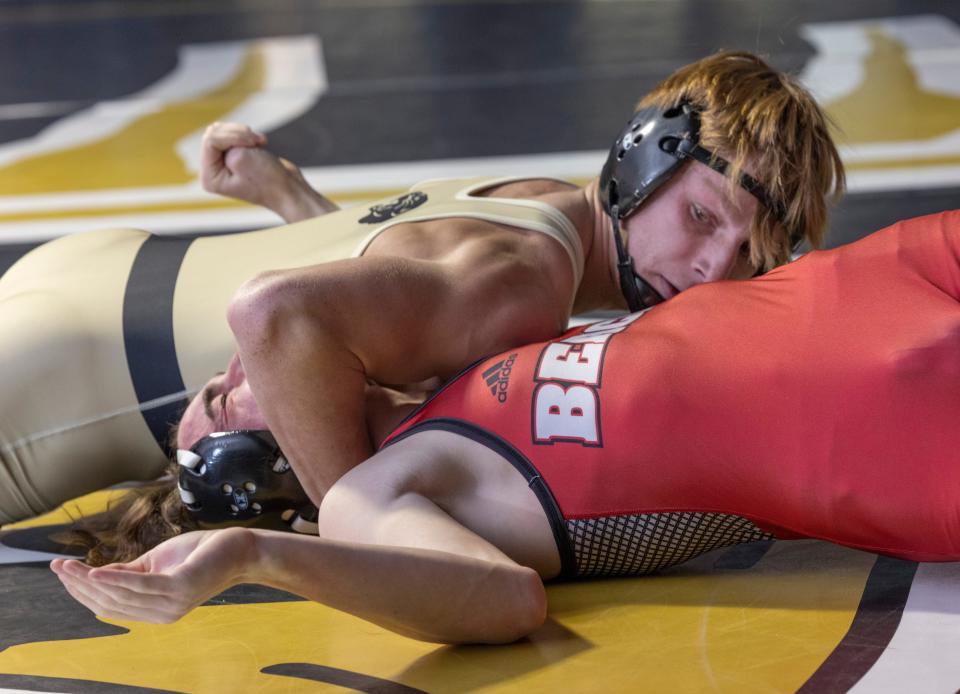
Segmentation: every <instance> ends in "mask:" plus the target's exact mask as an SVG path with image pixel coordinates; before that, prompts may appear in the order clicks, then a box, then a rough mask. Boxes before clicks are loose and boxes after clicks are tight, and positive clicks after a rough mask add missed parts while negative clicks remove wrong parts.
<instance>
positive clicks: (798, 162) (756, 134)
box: [637, 51, 846, 269]
mask: <svg viewBox="0 0 960 694" xmlns="http://www.w3.org/2000/svg"><path fill="white" fill-rule="evenodd" d="M681 101H687V102H689V103H690V104H691V105H692V106H693V107H694V108H696V109H697V110H698V111H699V112H700V144H701V145H703V146H704V147H705V148H707V149H709V150H712V151H713V152H715V153H717V154H719V155H721V156H724V157H726V158H729V160H730V163H731V167H730V169H729V170H728V171H727V175H728V176H729V178H730V191H729V192H730V194H731V195H732V194H733V193H734V191H735V190H736V181H738V180H739V179H740V173H741V172H743V171H745V170H747V169H748V168H749V169H750V171H749V173H750V174H751V175H752V176H753V177H754V178H756V179H757V180H758V181H759V182H760V183H761V185H763V187H764V189H765V190H766V191H767V195H768V196H769V198H770V200H771V201H772V203H773V205H772V207H773V208H774V209H768V208H767V207H765V206H763V205H758V206H757V213H756V215H755V216H754V219H753V225H752V228H751V230H750V259H751V260H752V261H753V264H754V265H755V266H756V267H758V268H763V269H769V268H771V267H774V266H776V265H779V264H781V263H784V262H786V261H787V260H789V257H790V251H791V248H792V246H793V245H794V244H795V243H797V242H799V241H801V240H806V241H807V242H809V243H810V245H811V246H812V247H814V248H818V247H820V246H821V245H822V244H823V237H824V234H825V231H826V224H827V201H828V199H830V200H832V201H836V200H837V199H838V198H839V197H840V196H841V195H842V193H843V190H844V187H845V180H846V179H845V175H844V170H843V163H842V162H841V161H840V155H839V153H838V152H837V148H836V146H835V145H834V143H833V140H832V139H831V137H830V132H829V127H828V123H829V121H828V118H827V116H826V114H825V113H824V112H823V110H822V109H821V108H820V106H819V105H818V104H817V102H816V101H815V100H814V98H813V97H812V96H811V95H810V93H809V92H808V91H807V90H806V89H804V88H803V87H802V86H801V85H800V83H799V82H798V81H797V80H796V79H795V78H793V77H791V76H790V75H787V74H786V73H783V72H780V71H778V70H774V69H773V68H772V67H770V66H769V65H768V64H767V63H765V62H764V61H763V60H761V59H760V58H759V57H757V56H756V55H753V54H752V53H747V52H743V51H720V52H719V53H715V54H714V55H711V56H709V57H707V58H704V59H703V60H699V61H697V62H695V63H691V64H690V65H686V66H684V67H682V68H680V69H679V70H677V71H676V72H674V73H673V74H672V75H670V76H669V77H667V78H666V79H665V80H664V81H663V82H661V83H660V84H659V85H657V86H656V87H655V88H654V89H653V91H651V92H650V93H649V94H647V95H646V96H645V97H644V98H643V99H641V101H640V103H639V104H638V106H637V108H638V109H640V108H647V107H649V106H657V107H660V108H664V109H666V108H670V107H671V106H674V105H676V104H677V103H679V102H681ZM777 208H779V212H780V214H779V215H778V209H777Z"/></svg>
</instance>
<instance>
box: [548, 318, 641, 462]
mask: <svg viewBox="0 0 960 694" xmlns="http://www.w3.org/2000/svg"><path fill="white" fill-rule="evenodd" d="M648 310H649V309H648ZM644 313H646V310H645V311H640V312H639V313H631V314H629V315H627V316H622V317H619V318H611V319H610V320H605V321H601V322H599V323H594V324H592V325H589V326H587V327H586V328H585V329H584V330H583V332H581V333H578V334H576V335H571V336H569V337H564V338H562V339H560V340H556V341H554V342H550V343H548V344H547V345H546V346H545V347H544V348H543V349H542V350H541V351H540V357H539V359H538V360H537V368H536V370H535V371H534V381H536V384H537V385H536V386H535V388H534V391H533V412H532V417H531V420H532V422H533V442H534V443H535V444H539V445H553V444H554V443H575V444H579V445H581V446H591V447H600V446H603V431H602V427H601V423H600V388H601V385H602V383H601V380H602V376H603V357H604V354H605V353H606V351H607V347H608V346H609V344H610V340H611V339H613V337H614V336H615V335H617V334H618V333H621V332H623V331H624V330H626V328H627V326H629V325H630V324H631V323H633V322H634V321H635V320H637V319H638V318H640V317H641V316H642V315H643V314H644Z"/></svg>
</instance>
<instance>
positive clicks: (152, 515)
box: [54, 465, 197, 566]
mask: <svg viewBox="0 0 960 694" xmlns="http://www.w3.org/2000/svg"><path fill="white" fill-rule="evenodd" d="M176 474H177V469H176V465H173V466H171V468H170V470H169V473H168V476H167V477H164V478H162V479H160V480H158V481H157V482H155V483H153V484H150V485H146V486H143V487H136V488H134V489H131V490H130V491H129V492H127V493H126V494H124V495H123V497H122V498H121V499H120V500H119V501H118V502H116V503H115V504H112V505H111V506H110V507H109V508H107V510H106V511H104V512H103V513H98V514H96V515H94V516H90V517H88V518H81V519H79V520H77V521H75V522H74V523H73V525H72V526H71V527H70V528H69V529H68V530H65V531H64V532H62V533H60V534H58V535H57V536H55V538H54V539H56V540H57V541H59V542H62V543H64V544H67V545H75V546H77V545H79V546H80V547H82V548H83V549H85V550H86V557H85V559H86V562H87V563H88V564H90V565H91V566H103V565H105V564H112V563H114V562H128V561H133V560H134V559H136V558H137V557H139V556H140V555H141V554H143V553H144V552H146V551H148V550H150V549H152V548H153V547H156V546H157V545H159V544H160V543H161V542H163V541H164V540H168V539H170V538H171V537H174V536H175V535H179V534H181V533H185V532H188V531H190V530H196V529H197V524H196V522H195V521H194V520H193V519H192V518H191V517H190V515H189V514H188V513H187V510H186V508H185V507H184V505H183V503H182V502H181V501H180V491H179V490H178V489H177V478H176Z"/></svg>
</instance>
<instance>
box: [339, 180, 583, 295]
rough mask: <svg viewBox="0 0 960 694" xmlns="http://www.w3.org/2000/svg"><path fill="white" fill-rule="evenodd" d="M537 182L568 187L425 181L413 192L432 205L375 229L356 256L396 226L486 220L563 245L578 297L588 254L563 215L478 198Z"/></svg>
mask: <svg viewBox="0 0 960 694" xmlns="http://www.w3.org/2000/svg"><path fill="white" fill-rule="evenodd" d="M533 178H537V179H540V178H545V179H547V180H555V181H559V182H561V183H566V181H562V180H561V179H555V178H550V177H540V176H537V177H533V176H522V177H502V178H476V179H466V180H465V179H446V180H444V179H434V180H431V181H424V182H421V183H419V184H417V185H416V186H414V187H413V188H411V190H424V191H426V192H427V194H428V198H429V199H428V202H427V203H426V204H424V205H423V206H422V207H420V208H418V209H415V210H411V211H410V212H408V213H405V214H402V215H399V216H398V217H396V218H394V219H391V220H390V221H389V222H386V223H384V224H382V225H380V226H378V227H377V228H376V229H374V230H373V231H372V232H371V233H370V234H368V235H367V237H366V238H365V239H364V240H363V241H362V242H361V244H360V246H359V247H358V248H357V250H356V251H355V253H354V255H357V256H359V255H362V254H363V252H364V251H365V250H366V249H367V247H368V246H369V245H370V244H371V243H372V242H373V240H374V239H375V238H376V237H377V236H379V235H380V234H382V233H383V232H384V231H386V230H387V229H388V228H390V227H391V226H394V225H395V224H401V223H405V222H424V221H430V220H434V219H443V218H454V217H461V218H462V217H466V218H469V219H482V220H485V221H489V222H494V223H496V224H504V225H507V226H512V227H517V228H519V229H527V230H530V231H538V232H540V233H543V234H546V235H547V236H549V237H550V238H552V239H553V240H555V241H556V242H557V243H559V244H560V245H561V246H562V247H563V249H564V251H566V253H567V256H568V257H569V258H570V264H571V266H572V268H573V277H574V293H575V292H576V288H577V287H579V286H580V280H581V279H582V278H583V265H584V252H583V244H582V243H581V241H580V235H579V234H578V233H577V228H576V226H575V225H574V224H573V222H571V221H570V218H569V217H567V216H566V215H565V214H564V213H563V212H561V211H560V210H558V209H557V208H555V207H553V206H552V205H548V204H546V203H544V202H540V201H537V200H524V199H515V198H498V197H483V196H477V195H475V193H476V192H477V191H480V190H484V189H487V188H493V187H496V186H501V185H504V184H507V183H514V182H518V181H529V180H531V179H533Z"/></svg>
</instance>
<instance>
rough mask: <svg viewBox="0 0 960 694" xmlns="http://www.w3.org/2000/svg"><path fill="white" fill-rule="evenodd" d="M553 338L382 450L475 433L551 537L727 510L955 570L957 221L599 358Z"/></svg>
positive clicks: (958, 493) (646, 330)
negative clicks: (545, 501)
mask: <svg viewBox="0 0 960 694" xmlns="http://www.w3.org/2000/svg"><path fill="white" fill-rule="evenodd" d="M587 330H590V328H588V329H587ZM598 334H599V333H598ZM572 337H574V338H578V336H576V335H574V336H572ZM565 339H567V338H559V339H558V340H557V341H554V342H553V343H552V344H557V343H558V342H559V343H561V344H560V345H558V346H557V348H554V350H555V351H553V352H549V353H548V352H547V349H548V348H550V344H549V343H548V344H547V345H532V346H528V347H525V348H520V349H518V350H513V351H512V354H511V353H507V354H501V355H499V356H497V357H493V358H491V359H489V360H485V361H484V362H481V363H480V364H479V365H478V366H477V367H476V368H475V369H474V370H472V371H470V372H468V373H467V374H466V375H465V376H464V377H462V378H461V379H459V380H458V381H456V382H454V383H453V384H451V385H449V386H448V387H447V388H446V389H445V390H444V391H441V393H440V395H439V396H438V397H437V398H435V399H434V400H433V401H432V402H431V403H429V404H428V405H427V406H426V407H425V408H423V410H421V411H420V412H418V413H417V414H415V415H414V416H413V417H412V418H411V419H410V420H408V421H407V422H406V423H405V424H404V425H403V426H402V427H401V428H400V429H399V430H398V432H396V433H395V435H399V434H402V433H404V432H406V431H409V430H410V429H411V428H414V427H418V426H423V427H428V428H429V427H430V426H431V421H432V422H439V421H440V419H439V418H447V419H449V418H451V417H453V418H457V419H461V420H464V421H467V422H472V423H473V424H474V425H476V426H479V427H480V428H481V429H483V430H485V431H487V432H490V433H492V434H494V435H496V436H497V437H499V438H500V439H502V440H504V441H506V442H508V443H509V444H510V445H511V446H513V447H515V448H516V449H517V450H518V451H519V452H520V453H521V454H522V455H523V456H525V457H526V458H527V459H528V460H530V461H532V463H533V464H534V466H535V467H536V470H537V473H538V475H539V476H540V477H542V479H543V480H544V481H545V482H546V484H547V486H548V487H549V488H550V490H551V492H552V494H553V496H554V498H555V499H556V502H557V504H558V506H559V510H560V512H561V513H562V518H561V519H559V520H560V521H561V522H563V519H566V520H567V521H570V520H576V519H602V518H611V517H615V516H622V515H636V516H639V515H643V514H662V513H684V512H697V513H708V514H730V515H733V516H740V517H743V518H746V519H749V520H750V521H753V522H754V523H755V524H756V525H758V526H759V527H760V528H762V529H766V530H772V531H775V532H776V533H777V534H778V535H780V536H781V537H791V536H794V535H799V536H809V537H818V538H823V539H828V540H832V541H836V542H839V543H843V544H847V545H852V546H855V547H860V548H863V549H871V550H875V551H881V552H886V553H891V554H895V555H898V556H902V557H907V558H912V559H918V560H937V559H949V560H958V559H960V513H958V512H957V509H958V508H960V464H958V463H960V427H958V426H956V421H957V419H958V417H960V359H958V355H960V212H950V213H945V214H942V215H933V216H930V217H924V218H920V219H916V220H910V221H907V222H902V223H900V224H897V225H894V226H893V227H890V228H888V229H885V230H883V231H880V232H877V233H876V234H874V235H871V236H870V237H867V238H866V239H863V240H861V241H858V242H856V243H854V244H851V245H849V246H846V247H844V248H841V249H837V250H834V251H828V252H817V253H811V254H809V255H808V256H806V257H805V258H803V259H801V260H799V261H797V262H796V263H793V264H791V265H790V266H786V267H783V268H780V269H778V270H775V271H772V272H770V273H768V274H767V275H766V276H764V277H762V278H758V279H757V280H754V281H751V282H747V283H726V282H725V283H714V284H711V285H702V286H699V287H695V288H693V289H690V290H688V291H686V292H684V293H683V294H681V295H679V296H678V297H675V298H674V299H672V300H671V301H670V302H668V303H667V304H665V305H663V306H660V307H657V308H654V309H652V310H651V311H649V312H648V313H646V314H645V315H641V316H640V317H639V318H638V319H636V320H635V322H634V323H632V324H630V325H629V327H627V328H625V329H623V330H622V332H620V333H618V334H613V335H612V336H610V337H609V340H608V344H607V346H606V349H605V351H599V350H600V348H599V347H594V348H592V349H595V350H598V351H595V352H592V353H588V352H578V351H577V350H578V349H580V348H581V347H582V344H581V342H582V341H581V342H578V340H577V339H573V340H570V342H569V343H565V342H564V340H565ZM578 339H579V338H578ZM588 341H589V340H588ZM594 342H597V343H599V340H595V341H594ZM578 345H580V347H578ZM574 362H577V363H578V364H580V365H581V366H584V368H579V367H578V368H577V369H572V368H571V365H573V364H574ZM589 364H593V365H596V366H597V368H599V369H600V371H599V372H598V375H597V377H596V379H593V376H590V377H589V378H587V380H586V381H584V380H583V379H582V376H583V373H585V372H586V371H589V368H588V367H587V366H586V365H589ZM601 364H602V367H601V366H600V365H601ZM505 369H506V371H505ZM551 373H552V374H554V376H551ZM556 374H559V376H556ZM591 379H593V380H591ZM550 389H552V390H550ZM591 390H592V391H593V392H595V394H596V400H595V401H594V400H593V396H592V395H590V391H591ZM501 391H502V392H501ZM544 393H546V394H547V396H544V395H543V394H544ZM500 395H502V396H503V397H502V398H501V397H500ZM541 396H543V397H541ZM548 396H549V397H548ZM550 397H552V398H554V399H553V401H550V402H547V405H549V407H547V406H544V407H541V400H543V401H544V402H546V401H547V400H549V398H550ZM593 402H596V409H595V410H594V409H592V405H591V403H593ZM565 413H566V414H565ZM594 415H595V416H596V419H595V420H594ZM564 417H566V418H567V421H568V423H569V424H570V427H566V428H564V427H561V426H559V425H556V424H548V425H547V426H546V427H543V426H541V425H542V424H543V421H545V420H547V421H549V420H550V418H553V421H554V422H561V421H562V420H563V418H564ZM593 421H596V422H597V426H598V429H597V430H596V431H593V430H591V429H590V426H588V425H589V424H591V423H592V422H593ZM443 426H453V427H454V429H456V428H457V426H459V425H457V424H453V425H449V424H445V425H443ZM461 429H462V430H463V431H464V433H465V434H466V435H468V436H473V437H475V438H476V434H471V433H470V430H469V429H468V428H462V427H461ZM554 434H557V435H556V436H554ZM482 438H483V437H482V436H480V439H482ZM548 513H549V510H548Z"/></svg>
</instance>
